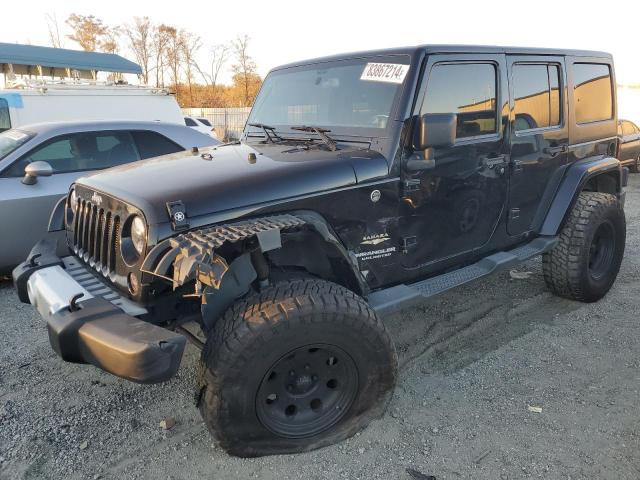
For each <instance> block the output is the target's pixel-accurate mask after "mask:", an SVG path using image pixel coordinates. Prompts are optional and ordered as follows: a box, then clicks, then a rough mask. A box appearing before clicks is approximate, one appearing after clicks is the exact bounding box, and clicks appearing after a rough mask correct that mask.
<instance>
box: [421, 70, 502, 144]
mask: <svg viewBox="0 0 640 480" xmlns="http://www.w3.org/2000/svg"><path fill="white" fill-rule="evenodd" d="M427 113H455V114H457V115H458V123H457V126H456V137H457V138H458V139H460V138H468V137H476V136H478V135H490V134H495V133H496V132H497V131H498V127H497V125H498V122H497V118H498V112H497V107H496V68H495V66H494V65H493V64H490V63H461V64H444V63H441V64H436V65H435V66H434V67H433V68H432V69H431V74H430V75H429V82H428V84H427V93H426V96H425V100H424V104H423V106H422V111H421V114H422V115H424V114H427Z"/></svg>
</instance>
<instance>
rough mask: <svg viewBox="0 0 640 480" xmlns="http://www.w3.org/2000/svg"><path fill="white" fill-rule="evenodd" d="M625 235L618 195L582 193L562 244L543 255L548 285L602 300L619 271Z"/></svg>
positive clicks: (577, 297)
mask: <svg viewBox="0 0 640 480" xmlns="http://www.w3.org/2000/svg"><path fill="white" fill-rule="evenodd" d="M625 238H626V223H625V218H624V211H623V209H622V207H621V206H620V202H619V201H618V199H617V198H616V197H615V196H613V195H610V194H607V193H599V192H582V193H580V196H579V197H578V201H577V202H576V205H575V206H574V208H573V210H572V211H571V214H570V216H569V219H568V220H567V223H566V224H565V226H564V227H563V229H562V232H561V234H560V239H559V242H558V244H557V245H556V246H555V247H554V248H553V249H552V250H551V251H550V252H548V253H545V254H544V255H543V257H542V265H543V272H544V279H545V282H546V284H547V286H548V287H549V289H551V291H552V292H553V293H555V294H556V295H559V296H561V297H565V298H569V299H572V300H579V301H581V302H595V301H597V300H600V299H601V298H602V297H603V296H604V295H606V293H607V292H608V291H609V289H610V288H611V286H612V285H613V282H614V281H615V279H616V277H617V275H618V271H619V270H620V263H621V262H622V257H623V255H624V247H625Z"/></svg>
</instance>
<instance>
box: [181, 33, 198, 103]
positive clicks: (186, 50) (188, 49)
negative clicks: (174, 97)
mask: <svg viewBox="0 0 640 480" xmlns="http://www.w3.org/2000/svg"><path fill="white" fill-rule="evenodd" d="M179 35H180V37H181V38H180V47H181V49H182V59H183V61H184V69H185V73H186V76H187V85H188V86H189V101H190V104H191V105H193V87H192V85H193V70H194V69H195V70H199V67H198V64H197V62H196V59H195V56H196V54H197V52H198V50H200V47H202V42H201V41H200V37H199V36H198V35H194V34H192V33H189V32H185V31H181V32H180V34H179Z"/></svg>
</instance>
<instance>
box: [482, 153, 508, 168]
mask: <svg viewBox="0 0 640 480" xmlns="http://www.w3.org/2000/svg"><path fill="white" fill-rule="evenodd" d="M506 164H507V156H506V155H497V156H495V157H491V158H483V159H482V165H483V166H484V167H488V168H494V167H500V166H505V165H506Z"/></svg>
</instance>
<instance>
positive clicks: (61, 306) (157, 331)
mask: <svg viewBox="0 0 640 480" xmlns="http://www.w3.org/2000/svg"><path fill="white" fill-rule="evenodd" d="M52 248H53V250H52ZM13 281H14V284H15V286H16V289H17V290H18V297H19V298H20V300H21V301H23V302H25V303H31V304H32V305H33V306H34V307H35V308H36V309H37V310H38V312H39V313H40V315H41V316H42V317H43V318H44V319H45V320H46V321H47V328H48V331H49V341H50V343H51V346H52V347H53V349H54V350H55V351H56V352H57V353H58V355H60V356H61V357H62V359H63V360H65V361H68V362H75V363H90V364H92V365H95V366H96V367H98V368H101V369H102V370H105V371H106V372H109V373H112V374H114V375H117V376H119V377H122V378H125V379H127V380H131V381H134V382H139V383H158V382H163V381H166V380H168V379H170V378H171V377H172V376H173V375H175V373H176V372H177V370H178V367H179V366H180V361H181V360H182V353H183V352H184V347H185V343H186V338H185V337H184V336H182V335H179V334H176V333H174V332H171V331H169V330H166V329H164V328H161V327H158V326H156V325H153V324H151V323H148V322H145V321H143V320H140V319H139V318H136V317H135V316H134V315H136V314H143V313H145V312H146V310H145V309H144V308H142V307H140V306H138V305H137V304H135V303H133V302H131V301H130V300H128V299H125V298H123V297H121V296H120V294H119V293H118V292H117V291H115V290H114V289H112V288H111V287H110V286H109V285H107V284H105V283H103V282H102V280H101V279H99V278H97V277H95V276H94V275H93V274H92V273H91V272H90V271H89V270H87V269H85V268H84V267H83V266H82V265H81V264H79V262H77V260H75V258H74V257H65V258H59V257H56V255H55V245H53V246H52V245H51V244H50V243H46V242H40V243H39V244H37V245H36V246H35V247H34V248H33V250H32V251H31V254H30V255H29V258H28V259H27V261H25V262H23V263H21V264H20V265H18V266H17V267H16V268H15V269H14V271H13Z"/></svg>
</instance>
